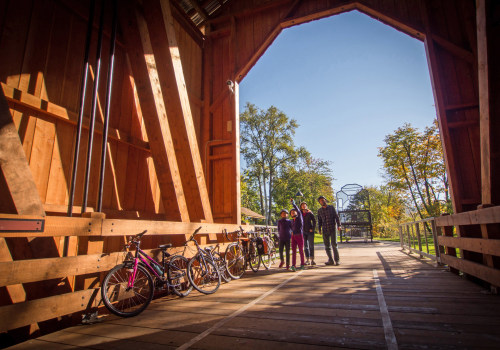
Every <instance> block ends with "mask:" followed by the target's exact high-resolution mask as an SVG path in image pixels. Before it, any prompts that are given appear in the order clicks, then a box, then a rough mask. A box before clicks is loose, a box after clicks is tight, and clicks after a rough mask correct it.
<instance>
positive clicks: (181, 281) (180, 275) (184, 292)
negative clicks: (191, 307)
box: [167, 255, 193, 297]
mask: <svg viewBox="0 0 500 350" xmlns="http://www.w3.org/2000/svg"><path fill="white" fill-rule="evenodd" d="M187 266H188V259H186V258H185V257H183V256H182V255H176V256H173V257H172V258H170V261H169V263H168V269H167V276H168V283H169V284H170V286H171V287H172V289H173V290H174V293H175V294H177V295H178V296H180V297H187V296H188V295H189V293H191V291H192V290H193V286H192V285H191V283H189V278H188V272H187V271H188V270H187Z"/></svg>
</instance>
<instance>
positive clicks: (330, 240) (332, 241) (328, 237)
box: [323, 232, 339, 262]
mask: <svg viewBox="0 0 500 350" xmlns="http://www.w3.org/2000/svg"><path fill="white" fill-rule="evenodd" d="M323 243H324V244H325V251H326V255H328V261H333V258H332V247H333V256H334V257H335V262H338V261H339V250H338V249H337V234H336V233H335V232H324V233H323Z"/></svg>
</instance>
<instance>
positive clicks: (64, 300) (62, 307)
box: [0, 288, 100, 332]
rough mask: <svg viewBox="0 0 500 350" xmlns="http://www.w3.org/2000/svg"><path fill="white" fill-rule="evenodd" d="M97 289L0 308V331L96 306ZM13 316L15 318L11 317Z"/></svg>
mask: <svg viewBox="0 0 500 350" xmlns="http://www.w3.org/2000/svg"><path fill="white" fill-rule="evenodd" d="M99 291H100V289H99V288H94V289H87V290H82V291H79V292H74V293H66V294H61V295H56V296H52V297H48V298H42V299H36V300H30V301H26V302H24V303H17V304H12V305H6V306H2V307H0V331H1V332H4V331H7V330H10V329H15V328H19V327H22V326H25V325H29V324H32V323H34V322H42V321H46V320H50V319H52V318H56V317H59V316H63V315H69V314H71V313H74V312H78V311H81V310H84V309H85V308H86V307H91V306H93V305H97V303H95V301H96V299H97V300H100V295H99ZM13 315H15V317H13Z"/></svg>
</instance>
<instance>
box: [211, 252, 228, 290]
mask: <svg viewBox="0 0 500 350" xmlns="http://www.w3.org/2000/svg"><path fill="white" fill-rule="evenodd" d="M212 256H213V257H214V262H215V264H216V265H217V267H218V268H219V274H220V278H221V279H222V280H223V281H224V282H226V283H229V282H231V276H230V275H229V273H228V272H227V264H226V260H224V259H222V257H221V256H220V254H219V253H217V252H213V253H212Z"/></svg>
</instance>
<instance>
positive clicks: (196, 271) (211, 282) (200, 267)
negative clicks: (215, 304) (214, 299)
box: [188, 254, 220, 294]
mask: <svg viewBox="0 0 500 350" xmlns="http://www.w3.org/2000/svg"><path fill="white" fill-rule="evenodd" d="M188 278H189V282H191V285H192V286H193V287H194V288H195V289H196V290H197V291H198V292H200V293H203V294H212V293H215V292H216V291H217V289H219V286H220V274H219V271H218V269H217V266H215V264H214V263H213V262H212V261H210V260H208V259H203V258H202V257H201V256H200V255H199V254H198V255H196V256H195V257H193V258H192V259H191V260H189V263H188Z"/></svg>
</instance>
